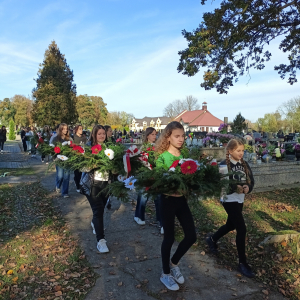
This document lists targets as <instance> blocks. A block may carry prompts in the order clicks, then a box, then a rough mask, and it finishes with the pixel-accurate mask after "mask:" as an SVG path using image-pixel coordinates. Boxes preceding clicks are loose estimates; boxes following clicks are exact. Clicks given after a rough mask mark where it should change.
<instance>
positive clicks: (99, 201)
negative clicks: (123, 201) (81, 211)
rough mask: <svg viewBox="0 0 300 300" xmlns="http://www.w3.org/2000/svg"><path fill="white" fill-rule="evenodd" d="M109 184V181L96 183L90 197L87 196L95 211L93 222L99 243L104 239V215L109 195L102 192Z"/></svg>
mask: <svg viewBox="0 0 300 300" xmlns="http://www.w3.org/2000/svg"><path fill="white" fill-rule="evenodd" d="M107 184H108V182H107V181H98V182H96V183H95V184H93V185H92V189H91V194H90V196H86V197H87V199H88V201H89V203H90V206H91V209H92V211H93V220H92V222H93V224H94V227H95V231H96V238H97V242H99V241H100V240H101V239H104V222H103V214H104V208H105V205H106V202H107V199H108V195H106V193H103V192H102V190H103V189H104V188H105V187H106V186H107Z"/></svg>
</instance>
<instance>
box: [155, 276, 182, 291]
mask: <svg viewBox="0 0 300 300" xmlns="http://www.w3.org/2000/svg"><path fill="white" fill-rule="evenodd" d="M160 281H161V282H162V283H163V284H164V285H165V286H166V288H167V289H169V290H171V291H178V290H179V285H178V284H177V283H176V281H175V279H174V277H173V276H172V275H171V274H164V273H161V276H160Z"/></svg>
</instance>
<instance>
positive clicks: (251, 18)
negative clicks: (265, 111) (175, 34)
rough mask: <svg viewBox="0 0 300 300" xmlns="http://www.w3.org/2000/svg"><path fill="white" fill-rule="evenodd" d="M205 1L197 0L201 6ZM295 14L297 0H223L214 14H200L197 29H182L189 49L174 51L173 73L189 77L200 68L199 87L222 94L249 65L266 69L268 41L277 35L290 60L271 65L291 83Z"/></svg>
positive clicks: (297, 63)
mask: <svg viewBox="0 0 300 300" xmlns="http://www.w3.org/2000/svg"><path fill="white" fill-rule="evenodd" d="M205 2H206V0H201V3H202V4H203V5H204V4H205ZM299 13H300V5H299V1H297V0H294V1H293V0H283V1H274V0H245V1H240V0H222V1H221V3H220V6H219V8H217V9H215V11H214V12H212V13H208V12H207V13H204V15H203V22H202V23H201V24H200V25H199V27H198V28H197V29H196V30H194V31H193V32H187V31H186V30H183V32H182V34H183V36H184V37H185V39H186V40H187V41H188V48H187V49H185V50H183V51H179V55H180V62H179V66H178V71H179V72H183V74H185V75H188V76H194V75H195V74H196V73H198V72H199V70H200V69H201V68H204V69H205V71H204V76H203V78H204V81H203V82H202V83H201V87H203V88H205V89H206V90H210V89H213V88H215V89H216V90H217V91H218V92H219V93H221V94H222V93H227V90H228V89H229V87H230V86H232V85H233V84H234V82H236V81H237V80H238V77H239V76H242V75H244V74H245V72H249V70H250V68H255V69H257V70H262V69H263V68H264V67H265V62H266V61H269V60H270V57H271V52H270V51H269V50H270V45H269V43H270V42H271V41H272V40H274V39H275V38H278V39H281V43H280V44H279V49H280V50H282V51H283V52H284V53H286V56H287V57H288V61H289V63H288V64H286V63H281V64H280V65H278V66H275V67H274V69H275V70H276V71H277V72H278V73H279V75H280V77H281V78H282V79H284V78H285V76H286V75H287V76H288V82H289V83H290V84H293V83H295V82H297V79H296V71H297V70H299V68H300V60H299V56H300V47H299V46H300V39H299V34H300V28H299V25H300V14H299ZM265 48H269V50H267V49H265Z"/></svg>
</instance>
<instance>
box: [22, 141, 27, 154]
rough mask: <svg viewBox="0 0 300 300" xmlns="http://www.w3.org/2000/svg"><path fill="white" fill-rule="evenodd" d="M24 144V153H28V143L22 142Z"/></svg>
mask: <svg viewBox="0 0 300 300" xmlns="http://www.w3.org/2000/svg"><path fill="white" fill-rule="evenodd" d="M22 144H23V149H24V152H26V151H27V144H26V141H24V140H22Z"/></svg>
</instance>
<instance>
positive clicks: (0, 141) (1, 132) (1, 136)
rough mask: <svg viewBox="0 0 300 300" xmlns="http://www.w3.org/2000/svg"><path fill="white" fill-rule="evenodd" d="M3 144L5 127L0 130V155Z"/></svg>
mask: <svg viewBox="0 0 300 300" xmlns="http://www.w3.org/2000/svg"><path fill="white" fill-rule="evenodd" d="M5 142H6V128H5V126H2V128H1V129H0V150H1V153H3V147H4V143H5Z"/></svg>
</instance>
